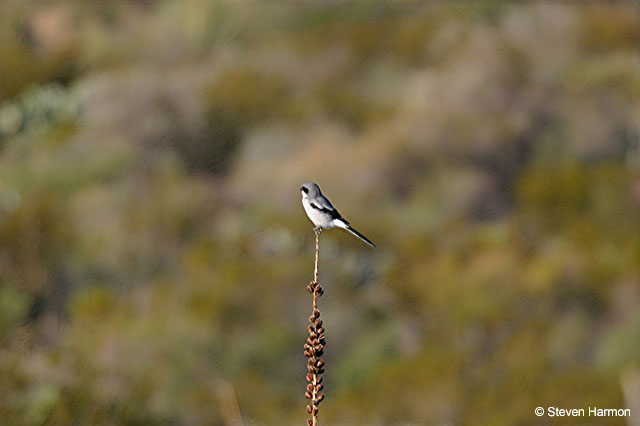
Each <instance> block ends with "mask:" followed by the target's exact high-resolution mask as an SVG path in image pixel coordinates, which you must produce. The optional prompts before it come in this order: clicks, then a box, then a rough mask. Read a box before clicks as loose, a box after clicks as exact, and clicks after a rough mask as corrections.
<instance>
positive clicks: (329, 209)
mask: <svg viewBox="0 0 640 426" xmlns="http://www.w3.org/2000/svg"><path fill="white" fill-rule="evenodd" d="M309 204H310V205H311V207H313V208H314V209H316V210H319V211H321V212H322V213H326V214H328V215H329V217H331V219H342V221H343V222H344V223H346V224H347V225H348V224H349V222H347V221H346V220H344V219H343V218H342V215H341V214H340V212H338V210H337V209H336V208H335V207H333V206H332V205H331V203H328V205H329V207H320V206H319V205H317V204H316V203H314V202H310V203H309Z"/></svg>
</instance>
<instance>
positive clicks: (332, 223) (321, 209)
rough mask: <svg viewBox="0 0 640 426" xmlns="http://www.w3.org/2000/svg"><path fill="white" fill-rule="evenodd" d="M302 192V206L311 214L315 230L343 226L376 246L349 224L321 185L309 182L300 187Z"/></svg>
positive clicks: (372, 245) (308, 214)
mask: <svg viewBox="0 0 640 426" xmlns="http://www.w3.org/2000/svg"><path fill="white" fill-rule="evenodd" d="M300 192H301V193H302V206H303V207H304V211H305V212H306V213H307V216H309V219H310V220H311V222H313V224H314V225H315V226H316V227H315V230H317V231H322V230H323V229H331V228H335V227H338V228H342V229H346V230H347V231H349V232H351V233H352V234H353V235H355V236H356V237H358V238H360V239H361V240H362V241H364V242H365V243H367V244H369V245H370V246H371V247H375V246H376V245H375V244H373V243H372V242H371V241H369V239H368V238H367V237H365V236H364V235H362V234H361V233H359V232H358V231H356V230H355V229H353V228H352V227H351V225H349V222H347V221H346V220H345V218H343V217H342V215H341V214H340V213H339V212H338V210H336V208H335V207H333V205H332V204H331V202H330V201H329V200H327V198H326V197H325V196H324V195H322V192H321V191H320V187H319V186H318V185H316V184H315V183H313V182H307V183H305V184H303V185H302V186H301V187H300Z"/></svg>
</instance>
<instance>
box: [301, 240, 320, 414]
mask: <svg viewBox="0 0 640 426" xmlns="http://www.w3.org/2000/svg"><path fill="white" fill-rule="evenodd" d="M319 254H320V233H319V231H316V262H315V265H314V270H313V281H311V282H310V283H309V285H308V286H307V291H308V292H309V293H311V294H312V295H313V311H312V313H311V316H310V317H309V323H310V324H311V325H309V327H308V328H307V331H308V332H309V337H308V338H307V341H306V343H305V344H304V356H305V357H307V358H308V360H307V371H309V373H307V375H306V379H307V382H309V383H308V384H307V387H306V391H305V397H306V398H307V399H309V400H311V403H310V404H309V405H307V413H309V414H311V419H308V420H307V425H308V426H318V411H319V405H320V402H322V400H324V394H322V393H320V391H321V390H322V389H323V387H324V385H322V377H321V376H320V375H321V374H322V373H324V365H325V364H324V360H323V359H321V358H320V357H321V356H322V354H323V353H324V345H325V338H324V327H322V324H323V322H322V320H321V319H320V310H319V309H318V297H320V296H322V294H323V293H324V290H323V289H322V286H320V284H318V257H319Z"/></svg>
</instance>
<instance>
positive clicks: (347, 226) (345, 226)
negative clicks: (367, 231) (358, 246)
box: [341, 225, 376, 247]
mask: <svg viewBox="0 0 640 426" xmlns="http://www.w3.org/2000/svg"><path fill="white" fill-rule="evenodd" d="M341 228H343V229H346V230H347V231H349V232H351V233H352V234H353V235H355V236H356V237H358V238H360V239H361V240H362V241H364V242H365V243H367V244H369V245H370V246H371V247H375V246H376V245H375V244H373V243H372V242H371V241H369V239H368V238H367V237H365V236H364V235H362V234H361V233H359V232H358V231H356V230H355V229H353V228H352V227H351V225H344V226H341Z"/></svg>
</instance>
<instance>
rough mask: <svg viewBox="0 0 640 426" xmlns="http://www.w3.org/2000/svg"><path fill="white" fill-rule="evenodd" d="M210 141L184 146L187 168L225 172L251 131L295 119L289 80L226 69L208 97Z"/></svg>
mask: <svg viewBox="0 0 640 426" xmlns="http://www.w3.org/2000/svg"><path fill="white" fill-rule="evenodd" d="M205 100H206V103H207V112H206V114H207V129H206V134H207V137H208V139H207V141H206V142H204V143H203V144H198V145H189V144H188V143H187V144H184V145H183V148H182V150H181V154H182V156H183V157H184V158H185V159H186V161H187V164H189V166H190V167H193V168H195V169H196V170H207V171H211V172H216V173H220V172H224V171H226V169H227V168H228V167H229V165H230V164H231V162H232V155H233V153H234V152H235V150H236V149H237V147H238V145H239V143H240V140H241V138H242V136H243V135H244V134H245V132H246V130H247V129H251V128H252V127H254V126H256V125H258V124H260V123H264V122H267V121H273V120H276V121H278V120H285V119H289V118H290V117H292V114H294V113H295V110H293V109H292V108H293V107H294V105H292V98H291V89H290V87H289V85H288V84H287V82H286V80H284V79H283V78H282V77H279V76H277V75H274V74H270V73H266V72H261V71H259V70H258V69H256V68H253V67H246V66H236V67H231V68H227V69H225V70H224V71H223V72H221V73H220V75H218V76H217V77H216V80H215V82H214V83H213V84H212V85H211V86H210V87H209V88H208V89H207V91H206V93H205Z"/></svg>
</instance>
